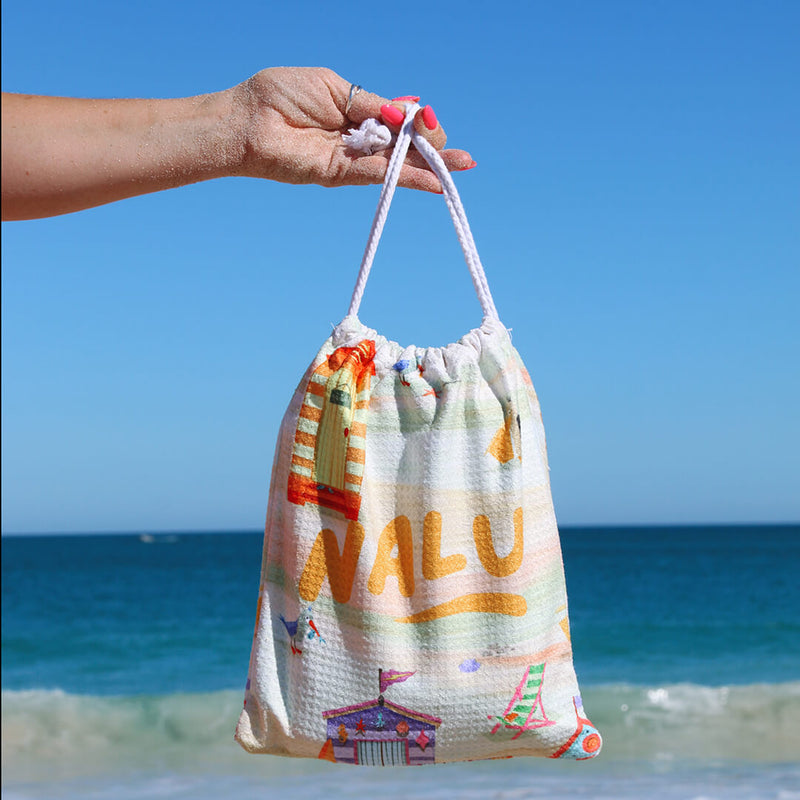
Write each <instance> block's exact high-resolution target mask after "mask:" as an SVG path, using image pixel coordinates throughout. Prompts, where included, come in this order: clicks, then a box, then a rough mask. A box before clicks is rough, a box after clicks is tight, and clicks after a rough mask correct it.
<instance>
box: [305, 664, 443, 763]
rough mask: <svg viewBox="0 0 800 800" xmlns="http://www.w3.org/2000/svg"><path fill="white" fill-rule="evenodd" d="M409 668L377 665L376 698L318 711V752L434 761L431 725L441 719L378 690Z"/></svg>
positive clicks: (340, 757)
mask: <svg viewBox="0 0 800 800" xmlns="http://www.w3.org/2000/svg"><path fill="white" fill-rule="evenodd" d="M413 674H414V673H413V672H397V671H395V670H388V671H384V670H379V671H378V681H379V685H380V690H381V691H380V694H379V695H378V697H377V699H375V700H368V701H366V702H365V703H359V704H357V705H353V706H347V707H345V708H334V709H331V710H330V711H323V712H322V718H323V719H324V720H325V722H326V725H327V739H326V741H325V744H324V745H323V746H322V749H321V750H320V753H319V758H322V759H326V760H327V761H335V762H338V763H344V764H361V765H364V766H373V767H397V766H416V765H419V764H433V763H435V760H436V758H435V754H436V730H437V728H438V727H439V725H441V724H442V720H441V719H439V718H438V717H433V716H431V715H430V714H423V713H421V712H419V711H413V710H412V709H410V708H405V707H403V706H399V705H397V704H396V703H391V702H389V701H388V700H386V699H385V698H384V696H383V692H384V691H385V690H386V688H387V687H388V686H389V685H391V684H392V683H400V682H402V681H405V680H407V679H408V678H410V677H411V676H412V675H413Z"/></svg>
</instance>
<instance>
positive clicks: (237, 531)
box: [0, 520, 800, 538]
mask: <svg viewBox="0 0 800 800" xmlns="http://www.w3.org/2000/svg"><path fill="white" fill-rule="evenodd" d="M792 527H800V520H797V521H785V522H775V521H772V522H624V523H613V522H603V523H595V524H587V523H580V524H569V523H566V524H564V525H559V526H558V530H559V531H567V530H573V531H579V530H592V531H596V530H612V529H613V530H619V529H629V530H637V529H644V528H673V529H680V528H792ZM263 533H264V530H263V529H262V528H169V529H161V528H151V529H148V530H145V529H134V530H116V531H111V530H98V531H0V538H6V537H8V538H20V537H24V536H193V535H201V536H208V535H219V534H226V535H228V534H231V535H237V536H238V535H241V534H247V535H253V534H258V535H263Z"/></svg>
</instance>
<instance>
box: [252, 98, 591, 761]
mask: <svg viewBox="0 0 800 800" xmlns="http://www.w3.org/2000/svg"><path fill="white" fill-rule="evenodd" d="M417 108H418V106H413V107H410V109H409V111H408V114H407V116H406V120H405V123H404V124H403V127H402V129H401V131H400V134H399V135H398V138H397V142H396V144H395V149H394V153H393V155H392V158H391V160H390V163H389V166H388V169H387V173H386V179H385V183H384V185H383V189H382V192H381V197H380V201H379V203H378V211H377V213H376V216H375V221H374V223H373V227H372V231H371V234H370V237H369V242H368V245H367V248H366V251H365V255H364V260H363V263H362V266H361V272H360V274H359V277H358V281H357V283H356V288H355V291H354V293H353V299H352V302H351V305H350V310H349V312H348V314H347V316H346V317H345V319H344V320H343V321H342V322H341V323H340V324H339V325H337V326H336V327H335V328H334V330H333V333H332V334H331V336H330V337H329V338H328V339H327V341H326V342H325V343H324V344H323V345H322V349H321V350H320V351H319V353H318V354H317V356H316V358H315V359H314V361H313V362H312V364H311V366H310V367H309V368H308V371H307V372H306V374H305V376H304V377H303V380H302V381H301V382H300V385H299V386H298V388H297V390H296V391H295V393H294V397H293V398H292V401H291V403H290V404H289V408H288V410H287V411H286V415H285V416H284V418H283V424H282V426H281V429H280V434H279V439H278V445H277V449H276V454H275V463H274V467H273V472H272V484H271V488H270V497H269V510H268V513H267V523H266V533H265V536H264V551H263V564H262V571H261V587H260V592H259V599H258V610H257V614H256V628H255V636H254V641H253V649H252V655H251V660H250V669H249V675H248V680H247V688H246V691H245V706H244V710H243V711H242V714H241V717H240V719H239V723H238V726H237V729H236V738H237V740H238V741H239V743H240V744H241V745H242V746H243V747H244V748H245V749H246V750H248V751H250V752H253V753H271V754H274V755H284V756H304V757H308V758H321V759H326V760H328V761H333V762H339V763H346V764H366V765H405V764H435V763H443V762H448V761H466V760H473V759H483V758H503V757H511V756H547V757H550V758H574V759H586V758H591V757H593V756H595V755H596V754H597V753H598V752H599V750H600V746H601V739H600V735H599V734H598V732H597V730H596V729H595V728H594V727H593V726H592V724H591V722H590V721H589V720H588V719H587V718H586V714H585V712H584V710H583V705H582V703H581V697H580V692H579V689H578V684H577V680H576V678H575V672H574V669H573V666H572V648H571V644H570V632H569V623H568V620H567V597H566V588H565V583H564V571H563V566H562V561H561V548H560V544H559V538H558V530H557V528H556V520H555V515H554V512H553V504H552V499H551V494H550V484H549V479H548V467H547V454H546V450H545V439H544V430H543V427H542V421H541V416H540V412H539V404H538V401H537V398H536V394H535V392H534V389H533V385H532V384H531V380H530V377H529V376H528V373H527V371H526V369H525V367H524V365H523V363H522V360H521V359H520V356H519V355H518V354H517V351H516V350H515V349H514V347H513V346H512V344H511V339H510V336H509V333H508V331H507V330H506V328H505V327H504V326H503V325H502V323H501V322H500V319H499V318H498V315H497V311H496V309H495V306H494V302H493V300H492V297H491V294H490V292H489V287H488V284H487V282H486V276H485V275H484V271H483V267H482V266H481V262H480V259H479V258H478V254H477V251H476V250H475V245H474V242H473V239H472V235H471V233H470V229H469V225H468V224H467V220H466V216H465V214H464V210H463V207H462V206H461V202H460V199H459V197H458V193H457V192H456V189H455V185H454V184H453V181H452V179H451V177H450V175H449V173H448V172H447V168H446V167H445V165H444V163H443V162H442V160H441V157H440V156H439V154H438V153H437V152H436V150H435V149H434V148H433V147H432V146H431V145H430V144H429V143H428V142H427V141H426V140H425V139H424V138H422V137H421V136H419V135H418V134H417V133H416V131H414V128H413V117H414V113H415V111H416V110H417ZM412 140H413V142H414V144H415V146H416V147H417V149H418V150H419V151H420V152H421V153H422V155H423V156H424V157H425V159H426V160H427V161H428V162H429V164H430V165H431V168H432V169H433V170H434V172H435V173H436V175H437V176H438V177H439V179H440V181H441V183H442V186H443V188H444V197H445V200H446V201H447V205H448V207H449V209H450V212H451V216H452V217H453V221H454V223H455V227H456V231H457V234H458V237H459V240H460V242H461V245H462V248H463V250H464V255H465V257H466V261H467V265H468V266H469V269H470V273H471V274H472V279H473V282H474V285H475V290H476V292H477V294H478V298H479V300H480V303H481V306H482V308H483V313H484V319H483V323H482V324H481V326H480V327H479V328H476V329H475V330H473V331H471V332H469V333H468V334H467V335H466V336H464V337H463V338H462V339H461V340H459V341H458V342H456V343H455V344H450V345H447V346H446V347H441V348H437V347H430V348H420V347H414V346H408V347H404V346H402V345H399V344H396V343H395V342H392V341H389V340H387V339H386V338H384V337H383V336H381V335H380V334H379V333H377V332H376V331H374V330H371V329H369V328H367V327H366V326H364V325H363V324H362V323H361V322H360V321H359V319H358V316H357V314H358V308H359V304H360V301H361V297H362V294H363V292H364V286H365V283H366V280H367V276H368V274H369V270H370V266H371V264H372V260H373V257H374V255H375V250H376V247H377V244H378V240H379V238H380V234H381V231H382V229H383V225H384V222H385V220H386V215H387V212H388V208H389V203H390V202H391V198H392V195H393V193H394V189H395V186H396V185H397V180H398V176H399V172H400V167H401V166H402V163H403V160H404V158H405V155H406V152H407V150H408V147H409V144H410V142H411V141H412Z"/></svg>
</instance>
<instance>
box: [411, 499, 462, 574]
mask: <svg viewBox="0 0 800 800" xmlns="http://www.w3.org/2000/svg"><path fill="white" fill-rule="evenodd" d="M466 566H467V559H466V556H462V555H461V554H460V553H455V554H453V555H450V556H446V557H445V558H442V515H441V514H440V513H439V512H438V511H429V512H428V513H427V514H426V515H425V522H424V523H423V525H422V575H423V577H424V578H425V580H428V581H435V580H436V579H437V578H444V577H445V576H446V575H452V574H453V573H454V572H460V571H461V570H462V569H464V567H466Z"/></svg>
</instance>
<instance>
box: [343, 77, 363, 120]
mask: <svg viewBox="0 0 800 800" xmlns="http://www.w3.org/2000/svg"><path fill="white" fill-rule="evenodd" d="M360 91H361V87H360V86H359V85H358V84H357V83H351V84H350V94H348V95H347V104H346V105H345V107H344V115H345V116H347V115H348V114H349V113H350V107H351V106H352V105H353V100H354V99H355V96H356V95H357V94H358V93H359V92H360Z"/></svg>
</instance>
